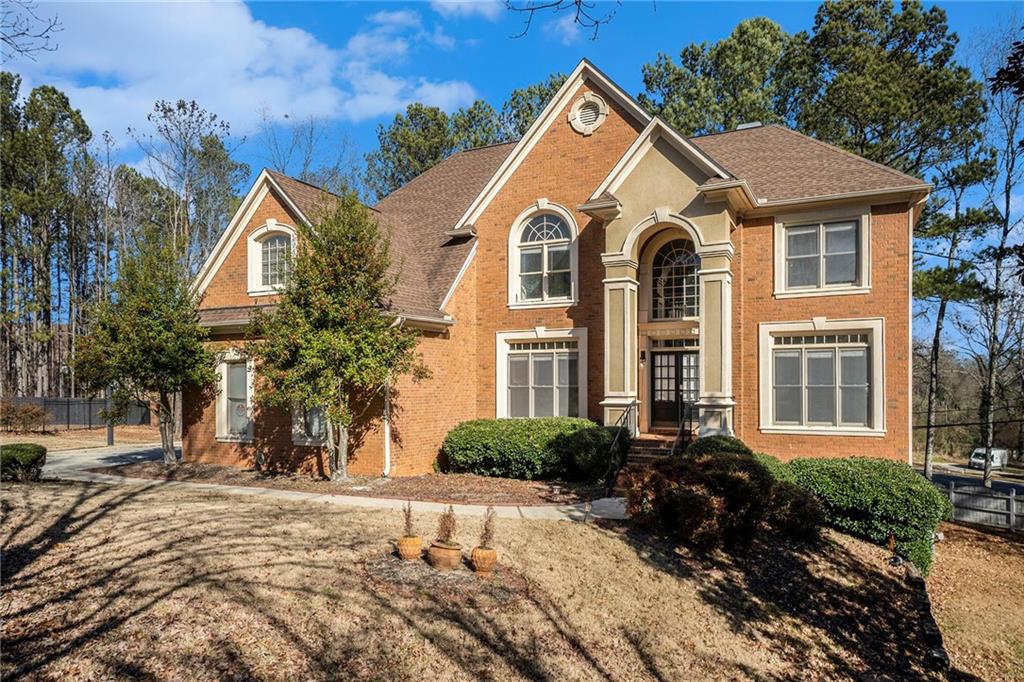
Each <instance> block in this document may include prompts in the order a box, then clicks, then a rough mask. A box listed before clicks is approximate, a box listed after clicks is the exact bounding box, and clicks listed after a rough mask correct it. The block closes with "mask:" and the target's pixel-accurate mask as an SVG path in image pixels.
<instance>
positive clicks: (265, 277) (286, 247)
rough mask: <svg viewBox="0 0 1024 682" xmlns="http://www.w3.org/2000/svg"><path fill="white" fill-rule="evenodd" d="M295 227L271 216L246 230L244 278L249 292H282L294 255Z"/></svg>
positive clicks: (265, 293) (254, 293) (258, 293)
mask: <svg viewBox="0 0 1024 682" xmlns="http://www.w3.org/2000/svg"><path fill="white" fill-rule="evenodd" d="M295 240H296V237H295V229H294V228H293V227H291V226H289V225H285V224H284V223H279V222H277V221H276V220H274V219H273V218H270V219H268V220H267V223H266V224H265V225H262V226H260V227H258V228H256V229H255V230H253V231H252V232H250V233H249V237H248V240H247V241H248V252H247V255H248V267H247V268H246V269H247V270H248V274H247V279H248V284H249V295H250V296H269V295H273V294H279V293H281V289H282V288H283V287H284V285H286V284H287V283H288V275H289V274H290V272H291V266H292V258H293V257H294V255H295Z"/></svg>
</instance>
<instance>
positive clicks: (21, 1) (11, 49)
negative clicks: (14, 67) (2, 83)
mask: <svg viewBox="0 0 1024 682" xmlns="http://www.w3.org/2000/svg"><path fill="white" fill-rule="evenodd" d="M38 8H39V4H38V3H36V2H32V0H4V2H3V5H2V7H0V43H2V44H3V62H4V63H7V61H8V60H10V59H13V58H14V57H15V56H17V55H22V56H25V57H28V58H29V59H32V60H34V59H35V53H37V52H53V51H54V50H56V49H57V46H56V45H54V44H52V43H51V42H50V41H51V40H52V39H53V37H54V34H56V33H58V32H60V30H61V27H60V20H59V19H58V17H57V15H56V14H54V15H53V16H52V17H40V16H39V15H38V14H37V13H36V10H37V9H38Z"/></svg>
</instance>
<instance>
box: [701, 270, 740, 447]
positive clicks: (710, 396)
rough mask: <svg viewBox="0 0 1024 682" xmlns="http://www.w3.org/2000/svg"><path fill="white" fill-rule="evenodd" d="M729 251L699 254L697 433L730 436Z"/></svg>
mask: <svg viewBox="0 0 1024 682" xmlns="http://www.w3.org/2000/svg"><path fill="white" fill-rule="evenodd" d="M730 261H731V253H722V254H702V255H701V265H702V267H701V270H700V271H699V272H698V273H697V275H698V277H699V278H700V398H699V399H698V401H697V405H698V406H699V407H700V435H701V436H713V435H732V433H733V428H732V408H733V406H734V405H735V404H736V402H735V400H734V398H733V392H732V271H731V270H730V267H729V265H730Z"/></svg>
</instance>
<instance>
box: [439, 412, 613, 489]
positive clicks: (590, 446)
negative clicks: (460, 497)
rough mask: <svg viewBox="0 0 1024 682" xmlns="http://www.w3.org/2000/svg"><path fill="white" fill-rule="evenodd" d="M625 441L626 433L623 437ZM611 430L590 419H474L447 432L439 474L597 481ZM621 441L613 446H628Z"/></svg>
mask: <svg viewBox="0 0 1024 682" xmlns="http://www.w3.org/2000/svg"><path fill="white" fill-rule="evenodd" d="M623 436H625V433H623ZM614 437H615V430H614V429H612V428H606V427H603V426H599V425H597V424H595V423H594V422H592V421H590V420H589V419H580V418H575V417H541V418H537V419H474V420H472V421H467V422H463V423H461V424H459V425H458V426H456V427H455V428H454V429H452V430H451V431H450V432H449V433H448V436H447V437H446V438H445V440H444V444H443V445H442V446H441V453H442V461H443V466H442V469H443V470H444V471H451V472H458V473H471V474H478V475H481V476H501V477H505V478H520V479H535V478H557V477H566V478H572V479H579V480H586V481H596V480H598V479H599V478H600V477H601V476H603V475H604V474H605V473H606V471H607V470H608V460H609V451H610V448H611V445H612V442H613V439H614ZM628 445H629V439H628V438H626V437H620V439H619V444H618V447H619V448H622V449H623V450H624V449H625V448H626V447H628Z"/></svg>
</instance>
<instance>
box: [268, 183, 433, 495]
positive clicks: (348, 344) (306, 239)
mask: <svg viewBox="0 0 1024 682" xmlns="http://www.w3.org/2000/svg"><path fill="white" fill-rule="evenodd" d="M298 233H299V240H298V249H297V254H296V258H295V261H294V263H293V266H294V267H293V268H292V271H291V274H290V276H289V278H288V282H287V285H286V287H285V290H284V292H283V294H282V296H281V300H280V303H279V305H278V306H277V307H276V308H275V309H274V310H273V311H272V312H268V313H263V314H259V315H257V316H256V318H255V319H254V321H253V324H252V326H251V332H250V335H251V338H252V342H251V343H250V344H249V346H248V352H249V354H250V355H251V356H252V357H254V358H255V359H256V361H257V364H256V366H257V370H256V375H257V379H256V401H257V403H259V404H263V405H273V406H277V407H281V408H284V409H288V410H292V409H301V410H309V409H313V408H319V409H323V410H324V412H325V415H326V420H327V446H328V453H329V458H328V464H329V469H330V473H331V478H333V479H341V478H345V477H346V476H347V461H348V440H349V429H350V428H351V427H352V425H353V423H354V422H356V421H357V420H358V419H359V418H360V417H361V416H365V414H364V410H365V409H366V407H365V406H367V405H370V404H373V402H374V397H375V396H379V395H380V394H381V392H382V391H387V390H389V389H388V386H389V385H390V384H392V383H393V382H394V380H395V379H396V378H397V377H399V376H401V375H404V374H412V375H413V376H414V377H422V376H425V374H426V370H425V368H424V367H423V365H422V363H421V362H420V360H419V357H418V355H417V354H416V352H415V349H416V345H417V343H418V335H417V333H416V332H415V331H413V330H411V329H409V328H406V327H403V326H401V325H396V324H395V323H394V322H395V320H394V315H392V314H388V313H389V312H390V311H389V307H388V305H389V304H388V301H389V299H390V297H391V293H392V291H393V290H394V285H395V275H394V274H392V272H391V258H390V252H389V248H388V239H387V236H386V235H385V234H383V233H382V232H381V230H380V228H379V227H378V225H377V223H376V221H375V220H374V218H373V216H372V215H371V214H370V211H369V210H368V209H367V208H366V207H365V206H363V205H362V204H360V203H359V200H358V198H357V197H356V196H355V194H354V193H351V192H350V193H347V194H345V195H342V196H341V197H339V198H338V199H337V201H336V202H335V203H333V204H332V205H330V206H327V207H325V208H324V210H323V211H322V212H321V214H320V215H318V216H316V217H315V218H314V220H313V225H304V224H300V225H299V226H298Z"/></svg>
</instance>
